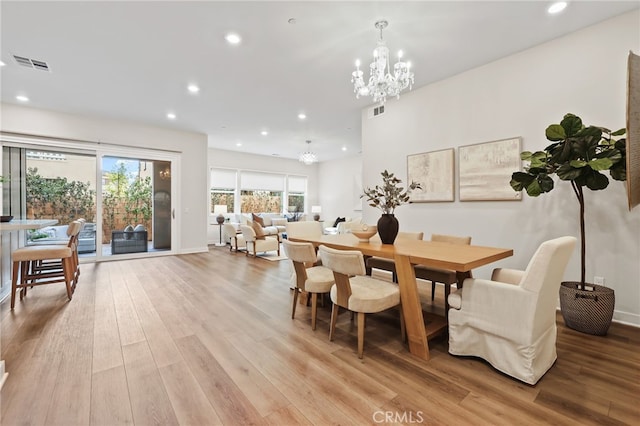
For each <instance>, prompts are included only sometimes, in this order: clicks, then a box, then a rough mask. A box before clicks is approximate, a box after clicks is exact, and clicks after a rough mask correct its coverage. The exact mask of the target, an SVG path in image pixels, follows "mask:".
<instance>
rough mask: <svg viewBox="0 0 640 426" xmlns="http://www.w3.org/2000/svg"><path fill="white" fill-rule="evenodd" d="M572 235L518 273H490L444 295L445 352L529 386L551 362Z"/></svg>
mask: <svg viewBox="0 0 640 426" xmlns="http://www.w3.org/2000/svg"><path fill="white" fill-rule="evenodd" d="M575 243H576V239H575V238H574V237H561V238H556V239H554V240H550V241H546V242H544V243H542V244H541V245H540V247H539V248H538V250H537V251H536V253H535V254H534V255H533V258H532V259H531V261H530V262H529V265H527V269H526V270H524V271H518V270H513V269H495V270H494V271H493V275H492V277H491V280H483V279H474V278H467V279H466V280H464V285H463V288H462V289H460V290H458V291H456V292H455V293H452V294H450V295H449V305H450V306H451V309H449V353H450V354H452V355H471V356H477V357H480V358H483V359H485V360H486V361H488V362H489V363H490V364H491V365H492V366H493V367H494V368H496V369H497V370H500V371H502V372H503V373H505V374H508V375H509V376H512V377H515V378H516V379H518V380H521V381H523V382H525V383H529V384H532V385H533V384H535V383H536V382H537V381H538V380H539V379H540V378H541V377H542V375H544V373H546V372H547V370H549V368H551V366H552V365H553V363H554V362H555V360H556V358H557V355H556V307H557V302H558V290H559V288H560V281H562V277H563V274H564V270H565V268H566V266H567V263H568V262H569V258H570V257H571V253H572V252H573V248H574V246H575Z"/></svg>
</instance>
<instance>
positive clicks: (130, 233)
mask: <svg viewBox="0 0 640 426" xmlns="http://www.w3.org/2000/svg"><path fill="white" fill-rule="evenodd" d="M122 236H123V237H124V239H125V240H130V239H131V238H132V237H133V226H131V225H127V226H126V227H125V228H124V234H123V235H122Z"/></svg>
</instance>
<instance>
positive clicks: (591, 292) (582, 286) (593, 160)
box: [511, 114, 626, 335]
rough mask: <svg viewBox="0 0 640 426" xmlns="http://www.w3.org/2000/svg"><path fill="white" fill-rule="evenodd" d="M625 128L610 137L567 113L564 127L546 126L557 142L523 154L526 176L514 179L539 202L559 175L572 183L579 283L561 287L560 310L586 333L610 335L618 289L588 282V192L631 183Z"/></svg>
mask: <svg viewBox="0 0 640 426" xmlns="http://www.w3.org/2000/svg"><path fill="white" fill-rule="evenodd" d="M625 133H626V130H625V129H620V130H618V131H617V132H611V131H610V130H609V129H606V128H604V127H598V126H585V125H584V124H583V123H582V120H581V119H580V117H578V116H576V115H574V114H566V115H565V116H564V118H563V119H562V121H561V122H560V124H552V125H550V126H549V127H547V130H546V136H547V139H548V140H550V141H551V142H552V143H551V145H549V146H547V147H546V148H545V149H544V150H543V151H537V152H533V153H532V152H528V151H525V152H522V153H521V154H520V158H521V159H522V160H524V161H526V162H528V163H527V164H525V166H524V172H515V173H513V174H512V176H511V187H512V188H513V189H514V190H515V191H523V190H524V191H526V192H527V194H528V195H530V196H532V197H537V196H539V195H540V194H544V193H545V192H550V191H551V190H553V188H554V181H553V179H552V178H551V176H553V175H554V174H555V175H556V176H558V178H559V179H560V180H561V181H567V182H569V183H570V184H571V187H572V189H573V193H574V195H575V197H576V199H577V201H578V205H579V208H580V242H581V245H580V262H581V268H582V269H581V273H580V281H579V282H563V283H561V286H560V310H561V311H562V316H563V318H564V321H565V324H566V325H567V326H568V327H570V328H573V329H574V330H578V331H581V332H584V333H589V334H596V335H605V334H607V330H608V329H609V325H611V320H612V318H613V309H614V305H615V294H614V292H613V289H611V288H608V287H604V286H601V285H595V284H591V283H587V282H586V279H585V258H586V241H585V221H584V208H585V189H589V190H592V191H601V190H603V189H605V188H607V187H608V186H609V178H608V177H607V176H606V175H605V174H604V172H605V171H608V172H609V175H610V176H611V178H612V179H614V180H621V181H623V180H625V179H626V160H625V155H626V150H625V144H626V139H625V138H623V137H622V136H624V135H625Z"/></svg>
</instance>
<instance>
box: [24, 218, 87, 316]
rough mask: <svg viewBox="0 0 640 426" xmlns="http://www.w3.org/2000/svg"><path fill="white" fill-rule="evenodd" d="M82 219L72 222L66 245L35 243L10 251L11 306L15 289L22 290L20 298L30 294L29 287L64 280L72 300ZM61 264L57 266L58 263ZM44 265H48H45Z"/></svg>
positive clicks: (77, 271) (76, 275) (75, 281)
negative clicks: (11, 264) (46, 265)
mask: <svg viewBox="0 0 640 426" xmlns="http://www.w3.org/2000/svg"><path fill="white" fill-rule="evenodd" d="M81 227H82V224H81V222H79V221H73V222H71V223H70V224H69V227H68V230H67V234H68V235H69V241H68V243H67V245H58V244H50V245H34V246H26V247H22V248H19V249H16V250H14V251H13V253H11V259H12V262H13V271H12V277H11V309H13V308H14V307H15V301H16V291H17V289H20V300H22V298H23V297H24V296H26V294H27V288H29V287H33V286H39V285H45V284H53V283H60V282H64V283H65V285H66V287H67V297H68V298H69V300H71V298H72V296H73V292H74V290H75V287H76V283H77V281H78V276H79V267H78V261H77V253H76V250H77V244H78V242H77V237H78V233H79V232H80V228H81ZM58 261H59V262H60V265H61V266H60V267H59V268H58V267H57V262H58ZM43 264H49V266H48V267H43V266H42V265H43ZM18 277H20V282H18Z"/></svg>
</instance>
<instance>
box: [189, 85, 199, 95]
mask: <svg viewBox="0 0 640 426" xmlns="http://www.w3.org/2000/svg"><path fill="white" fill-rule="evenodd" d="M187 90H188V91H190V92H191V93H198V92H199V91H200V88H199V87H198V86H196V85H195V84H190V85H188V86H187Z"/></svg>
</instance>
